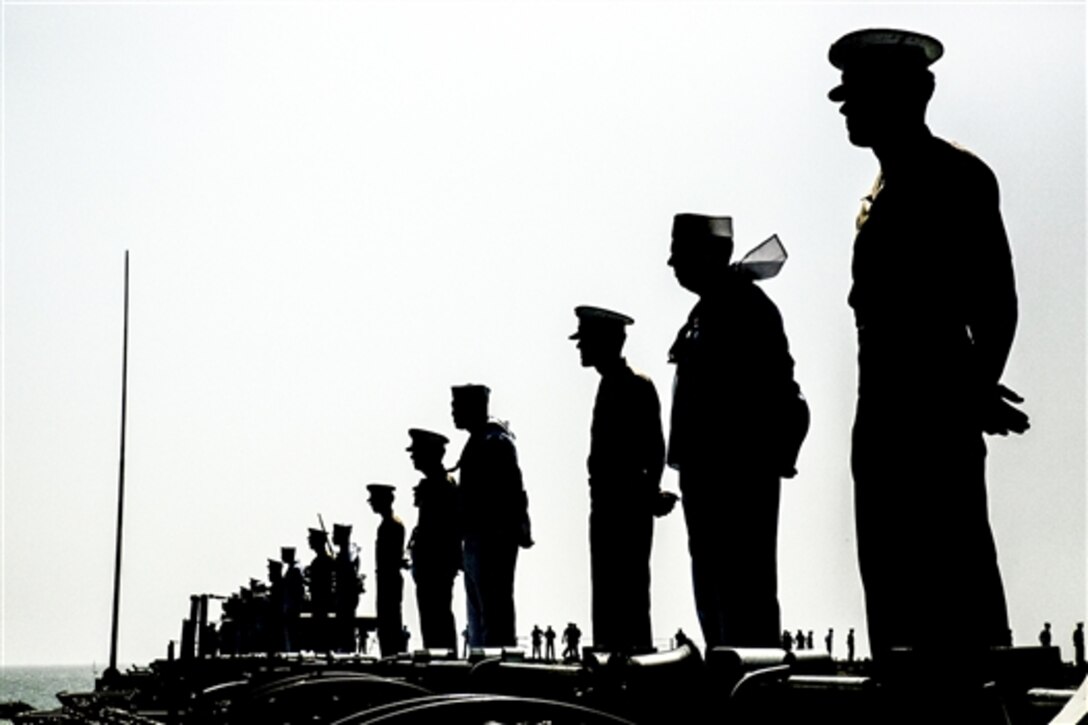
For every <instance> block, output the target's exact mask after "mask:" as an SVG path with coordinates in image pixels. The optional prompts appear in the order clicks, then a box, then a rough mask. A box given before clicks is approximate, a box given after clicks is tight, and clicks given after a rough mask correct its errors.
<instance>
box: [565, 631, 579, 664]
mask: <svg viewBox="0 0 1088 725" xmlns="http://www.w3.org/2000/svg"><path fill="white" fill-rule="evenodd" d="M563 641H564V642H566V647H564V648H563V659H565V660H576V659H578V645H579V644H580V643H581V641H582V630H580V629H579V628H578V625H577V624H575V623H574V622H568V623H567V628H566V629H564V630H563Z"/></svg>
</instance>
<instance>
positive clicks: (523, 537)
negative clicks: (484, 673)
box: [452, 385, 533, 647]
mask: <svg viewBox="0 0 1088 725" xmlns="http://www.w3.org/2000/svg"><path fill="white" fill-rule="evenodd" d="M490 393H491V390H490V389H489V388H488V387H486V386H484V385H459V386H455V387H454V388H453V403H452V413H453V424H454V425H455V426H456V427H457V428H459V429H461V430H465V431H467V432H468V434H469V438H468V441H467V442H466V443H465V447H464V449H462V451H461V459H460V461H459V462H458V464H457V466H456V468H455V470H457V469H459V470H460V472H461V473H460V485H459V488H458V492H459V494H460V496H459V497H460V504H461V512H462V514H461V519H462V522H463V530H462V535H463V539H464V549H463V551H464V560H463V568H464V570H465V595H466V596H465V598H466V600H467V609H468V638H469V644H470V645H471V646H473V647H513V646H515V645H516V644H517V635H516V634H515V631H516V630H515V626H516V624H515V614H514V569H515V568H516V566H517V560H518V548H519V547H526V548H527V547H529V546H532V544H533V540H532V536H531V534H530V529H529V508H528V506H529V504H528V498H527V497H526V495H525V486H524V484H523V482H522V478H521V469H520V468H519V467H518V458H517V451H516V449H515V448H514V436H513V435H512V434H511V433H510V431H509V429H508V428H507V427H506V426H505V425H503V424H502V423H500V422H498V421H495V420H490V419H489V418H488V411H487V406H488V398H489V396H490Z"/></svg>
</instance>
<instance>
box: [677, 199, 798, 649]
mask: <svg viewBox="0 0 1088 725" xmlns="http://www.w3.org/2000/svg"><path fill="white" fill-rule="evenodd" d="M732 253H733V220H732V219H731V218H730V217H708V216H703V215H699V214H677V215H676V217H675V218H674V220H673V229H672V246H671V254H670V256H669V261H668V263H669V266H671V267H672V268H673V272H674V273H675V275H676V279H677V282H679V283H680V286H681V287H684V288H685V289H687V290H689V291H691V292H694V293H695V294H697V295H698V296H699V301H698V302H697V303H696V305H695V307H694V308H692V310H691V313H690V314H689V315H688V319H687V322H685V324H684V325H683V327H681V328H680V332H679V334H678V335H677V337H676V342H675V343H674V344H673V346H672V349H671V350H670V352H669V360H670V362H672V363H675V365H676V380H675V382H674V386H673V398H672V418H671V428H670V431H669V446H668V463H669V465H670V466H672V467H673V468H676V469H677V470H678V471H679V472H680V494H681V497H682V502H683V506H684V518H685V520H686V522H687V530H688V551H689V552H690V554H691V573H692V582H693V585H694V590H695V607H696V610H697V612H698V615H699V623H700V625H701V626H702V629H703V638H704V640H705V642H706V646H707V648H708V649H709V648H711V647H715V646H718V645H726V646H736V647H777V646H778V645H779V643H780V633H781V631H782V630H781V623H780V612H779V605H778V573H777V566H778V565H777V547H778V507H779V492H780V488H781V479H782V477H783V476H791V475H793V474H794V472H795V471H794V463H795V460H796V455H797V450H796V448H794V447H791V444H792V443H794V442H795V443H796V445H797V446H798V447H799V445H800V441H799V440H797V439H796V438H795V436H794V435H793V431H794V429H795V428H796V427H797V426H796V415H795V413H796V411H798V410H800V408H799V405H803V398H801V397H800V390H799V388H798V387H797V384H796V383H795V382H794V379H793V358H792V357H790V352H789V344H788V342H787V340H786V333H785V330H784V328H783V325H782V316H781V315H780V314H779V312H778V308H777V307H775V304H774V303H773V302H772V301H771V300H770V298H769V297H767V295H766V294H765V293H764V292H763V290H762V289H760V288H759V286H758V285H756V284H754V282H753V276H750V275H749V274H748V273H747V270H742V269H741V268H740V267H739V266H731V265H730V263H729V262H730V257H731V256H732ZM804 414H805V426H806V430H807V407H806V408H804Z"/></svg>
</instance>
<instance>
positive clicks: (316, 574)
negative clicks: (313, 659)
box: [303, 529, 333, 652]
mask: <svg viewBox="0 0 1088 725" xmlns="http://www.w3.org/2000/svg"><path fill="white" fill-rule="evenodd" d="M308 543H309V545H310V550H311V551H313V552H314V558H313V559H311V560H310V565H309V566H307V567H306V571H305V572H303V574H304V576H305V579H306V586H307V588H308V589H309V591H310V616H311V618H312V619H311V620H310V626H311V630H310V636H311V642H310V646H311V647H312V648H313V649H314V650H317V651H320V652H325V651H328V650H329V649H330V644H331V643H330V642H329V622H328V616H329V613H330V612H331V611H332V576H333V575H332V570H333V562H332V557H331V556H329V551H328V548H329V535H328V534H327V533H326V532H325V531H323V530H322V529H310V533H309V537H308Z"/></svg>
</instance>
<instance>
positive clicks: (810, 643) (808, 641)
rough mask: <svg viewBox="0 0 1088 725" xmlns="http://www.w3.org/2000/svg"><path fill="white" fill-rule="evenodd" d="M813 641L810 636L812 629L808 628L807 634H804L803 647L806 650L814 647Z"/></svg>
mask: <svg viewBox="0 0 1088 725" xmlns="http://www.w3.org/2000/svg"><path fill="white" fill-rule="evenodd" d="M813 642H814V640H813V638H812V630H811V629H810V630H809V631H808V634H807V635H806V636H805V649H808V650H813V649H816V647H815V645H814V644H813Z"/></svg>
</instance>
